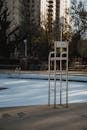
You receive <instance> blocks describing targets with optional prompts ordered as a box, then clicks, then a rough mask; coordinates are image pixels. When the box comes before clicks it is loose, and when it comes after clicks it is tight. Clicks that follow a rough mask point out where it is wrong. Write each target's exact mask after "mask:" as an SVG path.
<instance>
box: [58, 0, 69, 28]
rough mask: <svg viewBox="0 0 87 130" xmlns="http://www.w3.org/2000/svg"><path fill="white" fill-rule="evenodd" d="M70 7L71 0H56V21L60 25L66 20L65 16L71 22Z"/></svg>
mask: <svg viewBox="0 0 87 130" xmlns="http://www.w3.org/2000/svg"><path fill="white" fill-rule="evenodd" d="M69 8H70V0H56V23H57V25H58V26H59V23H60V22H64V19H65V18H66V19H67V22H68V23H69ZM62 20H63V21H62Z"/></svg>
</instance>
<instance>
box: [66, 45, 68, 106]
mask: <svg viewBox="0 0 87 130" xmlns="http://www.w3.org/2000/svg"><path fill="white" fill-rule="evenodd" d="M66 73H67V76H66V107H68V45H67V62H66Z"/></svg>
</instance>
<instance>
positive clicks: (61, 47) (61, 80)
mask: <svg viewBox="0 0 87 130" xmlns="http://www.w3.org/2000/svg"><path fill="white" fill-rule="evenodd" d="M60 41H61V42H62V25H61V35H60ZM61 53H62V46H61V48H60V105H61V104H62V55H61Z"/></svg>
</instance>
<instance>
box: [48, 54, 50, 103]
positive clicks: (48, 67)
mask: <svg viewBox="0 0 87 130" xmlns="http://www.w3.org/2000/svg"><path fill="white" fill-rule="evenodd" d="M48 61H49V63H48V71H49V77H48V81H49V87H48V106H50V54H49V59H48Z"/></svg>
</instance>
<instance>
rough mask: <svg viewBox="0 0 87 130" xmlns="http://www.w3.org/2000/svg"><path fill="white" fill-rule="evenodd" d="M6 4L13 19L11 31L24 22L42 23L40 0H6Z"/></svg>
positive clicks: (10, 19) (11, 19) (10, 17)
mask: <svg viewBox="0 0 87 130" xmlns="http://www.w3.org/2000/svg"><path fill="white" fill-rule="evenodd" d="M4 6H5V7H7V8H8V14H9V15H8V19H9V21H11V25H10V28H9V33H10V32H12V31H13V30H14V29H15V28H17V27H19V26H21V25H22V24H23V23H25V24H26V23H28V24H29V23H33V24H36V25H39V24H40V0H5V2H4Z"/></svg>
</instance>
